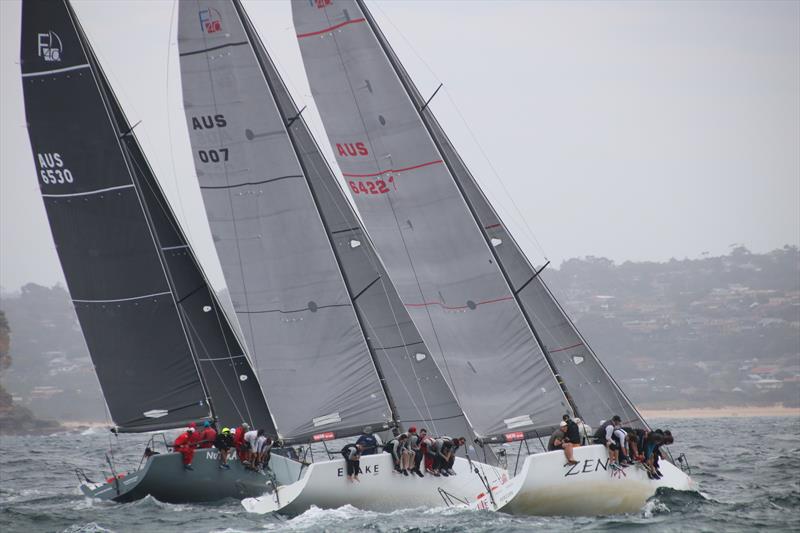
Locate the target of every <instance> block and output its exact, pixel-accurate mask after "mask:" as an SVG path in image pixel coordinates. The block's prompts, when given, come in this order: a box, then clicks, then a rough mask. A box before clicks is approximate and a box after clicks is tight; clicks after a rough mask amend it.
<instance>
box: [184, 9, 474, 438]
mask: <svg viewBox="0 0 800 533" xmlns="http://www.w3.org/2000/svg"><path fill="white" fill-rule="evenodd" d="M180 13H181V15H180V19H181V23H180V25H179V28H180V29H179V44H180V52H181V70H182V74H183V88H184V99H185V107H186V115H187V123H188V126H189V131H190V139H191V141H192V146H193V149H194V151H195V164H196V168H197V170H198V177H199V179H200V182H201V188H202V190H203V196H204V200H205V202H206V209H207V211H208V213H209V218H210V219H211V220H212V222H211V224H212V231H213V232H214V233H215V235H220V234H222V233H223V232H225V231H226V228H225V224H226V223H234V224H235V223H237V222H236V221H237V220H241V218H240V217H242V216H244V215H245V214H246V213H245V212H244V211H242V210H241V209H240V208H237V209H235V210H234V209H230V210H226V211H224V213H225V220H221V219H220V217H219V216H218V213H219V212H220V211H219V204H220V199H221V198H222V199H226V198H232V199H233V200H234V201H235V200H236V197H235V196H232V194H233V195H235V194H236V193H237V192H238V191H237V189H244V190H245V191H247V194H252V193H253V192H255V191H258V192H259V194H261V191H263V193H265V196H266V197H267V198H268V199H270V202H272V203H266V202H265V203H263V204H260V206H259V213H260V214H259V215H257V216H270V217H271V218H270V219H269V220H274V219H275V218H277V217H278V216H280V215H276V214H271V213H274V212H276V211H277V210H279V209H280V207H281V206H284V207H285V206H286V201H287V198H283V197H282V195H284V194H289V195H292V197H293V198H294V200H293V202H292V207H293V209H295V210H298V213H296V215H298V216H300V217H302V218H304V219H305V220H307V221H308V222H307V223H305V224H302V225H296V226H294V227H291V228H290V229H288V230H287V229H285V228H284V227H283V226H282V225H280V224H272V223H271V224H269V225H267V224H264V225H263V226H262V230H263V231H262V236H263V237H264V238H266V239H275V238H277V237H276V236H270V235H269V233H270V232H273V233H277V236H278V237H280V236H281V235H285V234H286V233H287V231H288V233H289V234H288V235H286V236H287V237H289V238H290V239H291V240H289V241H287V242H285V244H284V245H283V246H282V247H278V248H273V247H264V248H263V249H261V250H259V252H260V253H256V254H253V255H252V256H251V257H250V258H249V260H251V261H253V263H257V262H264V263H265V264H269V262H271V261H274V260H275V257H274V256H276V255H278V256H281V255H286V256H292V257H293V256H294V255H293V254H298V253H308V252H303V251H304V250H310V249H311V248H316V252H318V253H325V254H331V252H332V257H333V259H334V260H335V261H336V263H331V265H330V268H329V269H328V270H327V271H326V272H324V273H323V274H324V275H320V276H319V278H318V279H320V280H321V281H322V282H325V283H328V284H330V285H332V286H335V287H340V288H344V289H345V291H346V292H345V293H344V295H345V296H346V297H347V301H349V302H352V311H350V312H354V313H355V318H356V319H357V325H358V327H359V328H360V329H361V331H363V333H361V334H362V335H364V338H365V339H366V344H365V345H361V346H360V348H361V349H360V350H358V351H357V352H356V353H354V354H353V356H351V357H349V358H348V360H347V361H349V362H346V363H344V364H347V365H355V367H356V368H359V369H360V370H368V369H369V368H370V364H371V363H370V359H369V356H370V354H371V355H372V357H373V359H374V362H375V365H376V371H377V373H378V375H380V376H381V379H382V381H383V383H384V385H385V386H384V392H385V393H386V395H387V397H388V401H389V403H390V404H391V405H390V407H391V410H392V411H393V417H394V419H395V421H396V422H398V423H400V424H401V425H402V426H404V427H408V426H411V425H418V426H428V425H430V427H431V429H433V430H434V431H437V432H439V433H441V434H450V435H465V434H469V427H468V424H467V423H466V420H465V419H464V416H463V413H462V412H461V410H460V408H459V407H458V405H457V403H456V401H455V399H454V398H453V395H452V393H451V392H450V390H449V388H448V387H447V385H446V383H445V382H444V380H443V379H442V376H441V373H440V372H439V371H438V368H437V367H436V364H435V362H434V361H433V360H432V358H431V357H429V354H428V350H427V348H426V347H425V345H424V344H423V342H422V339H421V337H420V336H419V333H418V332H417V331H416V328H415V327H414V324H413V322H411V320H410V318H409V316H408V313H407V312H406V311H405V309H404V308H403V306H402V304H401V303H400V300H399V298H398V297H397V294H396V292H395V290H394V288H393V286H392V284H391V282H390V281H389V279H388V276H387V275H386V272H385V271H384V269H383V266H382V265H381V264H380V261H379V260H378V258H377V257H376V254H375V252H374V249H373V246H372V243H371V242H370V241H369V238H368V236H367V235H366V234H365V233H364V231H363V229H362V227H361V224H360V221H359V220H358V218H357V217H356V215H355V213H354V212H353V210H352V208H351V206H350V204H349V202H348V201H347V199H346V198H345V195H344V194H343V192H342V191H341V189H340V188H339V186H338V184H337V182H336V179H335V177H334V176H333V174H332V172H331V170H330V168H329V167H328V165H327V163H326V161H325V159H324V157H323V156H322V154H321V153H320V151H319V148H318V146H317V144H316V142H315V141H314V139H313V137H312V136H311V133H310V131H309V130H308V127H307V126H306V124H305V121H304V120H303V119H302V117H301V114H300V111H299V110H298V109H297V107H296V105H295V103H294V101H293V100H292V98H291V96H290V95H289V92H288V90H287V89H286V87H285V86H284V83H283V80H282V79H281V77H280V75H279V73H278V72H277V69H276V68H275V65H274V64H273V62H272V60H271V59H270V57H269V55H268V54H267V52H266V49H265V48H264V46H263V44H262V43H261V41H260V39H259V38H258V35H257V33H256V31H255V29H254V27H253V25H252V23H251V22H250V20H249V18H248V17H247V14H246V13H245V11H244V9H243V8H242V6H241V4H240V3H239V2H237V1H234V2H231V1H230V0H219V1H202V2H184V3H183V4H182V5H181V12H180ZM198 21H206V22H207V23H208V24H210V25H205V24H198ZM209 29H211V30H214V31H211V32H209V31H208V30H209ZM214 34H217V35H214ZM220 34H221V35H220ZM209 37H210V38H211V39H214V38H216V40H208V39H209ZM228 49H231V50H230V51H229V50H228ZM232 49H236V50H237V51H236V52H233V50H232ZM226 83H227V85H226ZM220 85H222V86H224V87H223V88H221V87H220ZM212 91H213V93H212ZM209 102H211V103H212V104H213V105H208V103H209ZM199 104H206V105H199ZM204 116H205V117H206V118H205V119H204ZM212 119H213V122H212ZM204 120H205V122H203V121H204ZM222 122H224V124H225V126H224V127H223V126H220V124H221V123H222ZM259 122H264V123H267V124H269V125H270V126H269V127H270V128H272V129H270V130H268V131H271V132H272V134H271V136H272V138H273V139H274V141H273V142H274V145H273V147H274V148H273V149H271V150H269V151H267V150H264V146H263V144H262V142H261V141H260V140H259V139H260V138H261V137H259V136H257V135H255V134H254V133H252V132H254V131H257V130H254V128H255V127H256V125H257V124H258V123H259ZM212 124H213V125H216V127H213V126H212ZM213 130H216V132H214V134H212V135H211V136H209V133H208V132H209V131H213ZM248 131H249V132H251V133H248ZM235 142H239V143H243V144H249V145H250V147H249V148H247V150H246V151H250V152H252V153H253V155H254V157H256V158H257V159H256V160H254V163H255V164H256V168H259V169H267V168H270V166H272V165H286V166H287V167H288V169H287V170H286V172H295V173H296V175H295V177H294V178H292V179H293V180H294V182H293V183H292V188H291V189H287V188H285V187H282V188H277V187H275V186H274V185H269V183H270V182H269V181H268V182H267V183H255V182H256V181H262V180H264V179H267V180H269V178H264V177H262V179H261V180H259V179H254V178H255V177H256V173H255V172H253V171H249V170H244V171H243V173H242V175H241V176H240V177H238V178H235V177H234V176H230V175H229V176H226V175H224V173H219V174H216V175H214V174H213V173H212V174H211V175H210V176H209V172H208V168H207V165H206V164H205V162H204V161H203V159H202V158H201V156H200V155H199V152H200V150H209V149H210V147H211V146H217V147H226V148H227V147H229V146H230V145H231V143H235ZM231 154H233V149H231ZM232 178H233V179H240V180H241V181H239V182H235V183H237V184H238V183H245V182H247V183H252V185H241V186H239V187H229V186H228V185H227V183H229V181H228V180H230V179H232ZM276 185H277V184H276ZM316 212H318V213H319V215H316ZM250 214H251V215H252V214H253V213H252V212H250ZM227 217H235V218H227ZM215 221H216V222H215ZM317 221H319V222H320V223H319V224H317V223H315V222H317ZM215 226H216V227H215ZM243 241H244V242H243ZM216 242H217V244H218V250H219V251H220V254H221V256H222V264H223V270H224V271H225V275H226V278H228V280H229V285H230V284H231V280H240V279H241V274H240V272H241V270H242V260H241V259H240V256H239V255H238V254H236V255H232V254H228V255H227V256H225V255H224V251H225V250H227V249H228V248H227V247H232V248H233V249H240V248H241V247H242V246H243V245H246V239H245V238H243V237H242V236H241V235H240V234H239V235H236V236H234V238H232V239H228V242H225V241H224V240H223V239H219V238H218V239H216ZM325 257H326V258H327V255H326V256H325ZM337 263H338V269H339V271H338V272H337V271H336V269H335V268H333V266H334V265H335V264H337ZM292 274H293V276H294V277H292V276H287V275H286V273H285V272H283V273H278V274H277V275H276V276H275V278H274V287H273V290H275V291H281V293H280V298H286V299H287V302H289V304H291V302H292V301H293V300H297V299H299V301H309V300H312V299H315V298H318V296H316V294H317V289H316V288H314V287H306V286H304V284H306V283H307V282H308V281H307V280H309V279H313V278H312V277H311V276H309V274H308V273H304V272H303V271H302V269H298V268H292ZM304 279H305V281H303V280H304ZM292 280H297V281H294V282H292V283H290V282H291V281H292ZM234 284H236V281H234ZM281 284H284V285H285V287H282V286H281ZM237 285H238V287H237V288H238V290H237V293H238V295H237V298H235V300H237V304H236V307H237V310H239V311H246V308H245V307H244V306H243V305H242V304H243V302H246V301H248V300H249V298H250V291H252V287H251V286H245V284H244V283H241V284H237ZM231 290H232V291H233V289H231ZM340 301H344V300H340ZM282 305H287V304H286V303H284V304H282ZM342 311H348V310H346V309H343V310H342ZM299 312H301V313H303V314H302V315H301V316H302V317H303V322H302V323H300V324H295V325H293V326H292V327H293V328H294V331H296V332H297V333H298V334H299V335H302V336H303V337H304V338H306V339H308V342H309V346H311V343H312V342H320V343H326V342H330V340H326V339H325V338H323V337H320V336H318V335H317V334H315V329H316V328H318V327H319V326H318V325H316V324H315V322H314V320H315V318H316V317H317V316H318V315H314V314H311V313H312V311H310V310H306V309H302V310H299ZM242 315H244V316H243V318H242V321H243V323H248V322H249V321H251V320H252V318H251V316H250V315H251V313H242ZM266 318H267V319H269V320H271V322H264V323H263V324H267V326H268V327H271V328H274V330H275V331H278V332H281V330H285V329H287V326H286V323H285V322H279V321H278V320H276V318H278V317H270V316H267V317H266ZM304 328H306V329H304ZM245 330H247V326H246V327H245ZM290 333H291V330H290ZM280 334H281V335H284V334H283V333H280ZM315 335H316V336H315ZM278 338H279V337H278V336H274V337H273V338H269V337H266V338H265V337H261V338H256V337H255V336H252V342H257V343H259V345H258V348H257V349H258V352H257V353H258V354H260V355H259V356H258V358H259V360H260V361H261V364H262V365H263V366H262V369H264V370H266V371H267V374H262V379H263V380H264V381H265V382H266V383H270V380H271V379H275V380H280V382H281V384H282V385H283V387H284V390H282V391H281V392H279V393H276V396H275V397H279V398H281V399H282V401H283V402H284V403H285V404H286V406H285V408H286V409H285V412H284V414H283V415H282V416H278V421H277V425H278V429H279V430H280V431H281V432H282V433H283V432H284V431H286V430H285V429H284V427H283V423H284V422H283V419H284V418H287V419H288V420H290V421H291V420H308V419H309V418H310V417H313V416H319V414H320V413H325V412H327V411H325V410H321V409H324V408H325V406H326V405H329V404H330V403H329V400H328V399H327V396H325V394H342V391H343V390H344V391H348V389H350V388H351V386H350V385H349V384H348V383H347V382H344V381H342V380H340V379H338V378H337V379H330V378H329V376H328V375H327V374H326V368H327V366H326V365H331V364H332V365H334V366H337V365H340V364H342V363H337V361H336V359H335V358H332V356H331V354H327V355H325V356H326V358H328V360H327V361H320V363H321V364H318V365H309V364H308V363H307V362H306V361H305V360H304V359H303V358H302V357H298V353H297V351H296V350H295V351H293V350H292V349H291V341H287V342H286V343H284V344H278V343H276V340H277V339H278ZM248 341H249V342H250V339H248ZM253 349H256V348H253ZM367 350H368V351H367ZM276 361H279V362H281V363H282V364H284V365H286V366H287V367H288V368H294V369H296V370H297V372H296V373H294V374H291V375H289V376H286V375H281V374H274V375H272V376H270V375H269V370H268V369H269V368H270V367H271V365H275V362H276ZM370 376H371V374H370ZM298 382H300V385H301V386H300V388H298V386H297V383H298ZM303 387H305V388H303ZM309 387H313V390H311V389H310V388H309ZM268 390H269V392H268V395H269V397H270V398H272V397H273V396H272V395H273V393H275V386H270V387H269V389H268ZM304 394H305V395H304ZM348 394H349V392H348ZM371 394H375V391H374V390H373V392H372V393H371ZM279 395H280V396H279ZM364 398H365V400H366V402H365V405H367V406H370V405H371V406H374V407H381V408H382V409H384V408H385V403H384V402H386V400H384V399H383V397H382V396H381V397H380V399H377V398H375V397H374V396H372V395H370V396H369V397H366V396H365V397H364ZM320 399H322V400H324V401H323V402H320V401H319V400H320ZM298 401H301V402H303V403H304V405H303V406H302V410H299V409H298V407H299V406H297V405H295V403H297V402H298ZM349 401H352V400H349ZM383 412H386V411H382V413H381V414H383ZM340 417H341V413H340ZM382 421H383V422H386V420H385V419H384V420H382ZM360 422H361V424H365V423H371V422H374V420H372V421H370V420H369V419H368V418H364V419H363V420H361V421H360ZM290 429H291V426H290ZM326 429H327V430H330V431H331V432H332V433H334V432H335V434H336V436H344V435H345V434H346V432H347V431H348V430H350V429H352V431H359V430H360V429H361V427H360V426H358V425H354V421H353V420H342V421H341V422H338V423H329V424H325V425H320V426H319V427H318V428H314V430H315V431H317V432H318V433H319V432H322V431H323V430H326ZM307 431H308V430H307V427H303V428H300V431H299V432H298V431H297V430H294V433H295V434H298V433H299V434H302V433H304V432H307ZM318 433H317V434H318ZM323 435H324V433H323ZM312 437H313V435H312Z"/></svg>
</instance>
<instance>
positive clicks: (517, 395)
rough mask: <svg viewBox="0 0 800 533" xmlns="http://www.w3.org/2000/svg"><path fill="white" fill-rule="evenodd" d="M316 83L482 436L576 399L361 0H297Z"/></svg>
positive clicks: (376, 231)
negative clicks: (559, 374) (567, 394)
mask: <svg viewBox="0 0 800 533" xmlns="http://www.w3.org/2000/svg"><path fill="white" fill-rule="evenodd" d="M292 10H293V16H294V21H295V28H296V31H297V34H298V39H299V42H300V49H301V52H302V54H303V60H304V63H305V67H306V72H307V74H308V77H309V81H310V85H311V88H312V93H313V95H314V98H315V101H316V102H317V106H318V108H319V111H320V113H321V115H322V119H323V123H324V124H325V128H326V131H327V133H328V136H329V139H330V142H331V145H332V146H333V149H334V153H335V154H336V155H337V161H338V162H339V166H340V168H341V169H342V171H343V174H344V176H345V179H346V180H347V181H348V183H349V185H350V188H351V190H352V196H353V197H354V198H355V201H356V203H357V204H358V207H359V211H360V212H361V214H362V216H363V217H364V219H365V223H366V224H367V225H368V226H369V228H370V234H371V235H372V237H373V239H374V241H375V244H376V246H377V249H378V251H379V252H380V254H381V258H382V259H383V261H384V264H385V265H386V267H387V270H388V271H389V274H390V275H391V278H392V280H393V281H394V283H395V286H396V287H397V290H398V293H399V295H400V297H401V299H402V300H403V302H404V304H405V306H406V308H407V309H408V310H409V312H410V314H411V316H412V318H413V320H414V322H415V324H416V325H417V327H418V328H419V330H420V332H421V333H422V337H423V338H424V339H425V341H426V342H427V344H428V346H429V347H430V348H431V350H432V351H433V355H434V357H435V358H436V359H437V361H438V362H439V364H440V367H441V368H443V369H444V373H445V376H446V377H447V379H448V381H449V382H450V383H451V385H452V386H453V388H454V390H455V392H456V396H457V398H458V399H459V401H460V403H461V406H462V408H463V409H464V411H465V413H466V414H467V416H468V417H469V420H470V422H471V423H472V424H473V427H474V428H475V429H476V431H477V432H478V433H480V434H482V435H483V436H486V437H489V436H495V437H496V436H498V435H506V436H507V437H509V438H510V437H514V438H515V437H516V436H518V435H520V434H526V433H528V434H535V433H537V432H539V431H544V430H547V429H548V428H550V427H552V426H553V425H554V424H556V423H557V422H558V421H559V420H560V418H561V415H562V414H563V413H564V412H566V411H569V410H571V409H570V406H569V404H568V401H567V398H566V397H565V395H564V393H563V391H562V389H561V387H560V386H559V383H558V382H557V380H556V378H555V377H554V374H553V372H552V371H551V368H550V365H549V363H548V361H547V357H546V356H545V354H544V353H543V352H542V350H541V348H540V345H539V342H538V340H537V339H536V336H535V332H534V330H533V328H532V327H531V324H530V323H529V322H528V319H527V317H526V316H525V310H524V309H523V308H522V307H521V304H520V302H519V301H518V299H517V294H515V293H514V289H513V288H512V286H511V284H510V281H509V279H507V274H506V273H505V271H504V266H503V265H502V264H499V262H498V260H497V258H496V256H495V251H494V250H493V249H492V247H493V243H491V241H490V240H488V239H487V238H486V237H485V235H483V233H482V231H481V229H480V227H479V226H478V223H477V220H476V218H475V216H474V214H473V213H472V209H471V206H470V205H469V204H468V203H467V201H466V199H465V197H464V195H463V194H462V192H461V190H460V188H459V184H458V183H457V182H456V181H455V179H454V177H453V175H452V174H453V171H452V170H451V168H450V165H449V162H448V161H447V159H445V154H444V153H443V152H442V150H441V149H440V148H439V147H438V146H437V145H436V143H435V141H434V139H433V138H432V137H431V136H430V134H429V133H428V130H427V127H426V124H425V123H424V122H423V120H422V118H421V116H420V114H419V111H418V108H417V107H416V106H415V105H414V103H413V102H412V101H411V100H410V98H409V95H408V94H407V92H406V89H405V87H404V85H403V83H402V82H401V80H400V79H399V78H398V75H397V73H396V71H395V69H394V67H393V65H392V63H391V61H390V60H389V58H388V57H387V55H386V53H385V52H384V50H383V48H382V44H381V42H380V41H379V40H378V38H377V36H376V34H375V32H374V31H373V28H372V27H371V24H370V23H368V21H367V19H366V17H365V13H364V12H363V11H362V9H361V6H360V5H359V4H357V3H355V2H352V1H339V0H336V1H335V2H334V1H328V0H321V1H315V2H308V1H300V0H296V1H294V2H293V3H292Z"/></svg>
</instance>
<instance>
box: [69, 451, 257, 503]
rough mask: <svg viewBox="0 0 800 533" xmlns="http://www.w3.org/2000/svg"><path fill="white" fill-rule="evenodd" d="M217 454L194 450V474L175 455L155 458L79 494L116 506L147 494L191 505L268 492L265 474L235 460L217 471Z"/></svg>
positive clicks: (82, 486)
mask: <svg viewBox="0 0 800 533" xmlns="http://www.w3.org/2000/svg"><path fill="white" fill-rule="evenodd" d="M217 454H218V452H217V451H216V450H214V449H208V450H205V449H203V450H198V451H197V452H196V453H195V455H194V460H193V462H192V468H193V469H194V470H186V469H184V467H183V461H182V458H181V455H180V454H179V453H166V454H161V455H156V456H153V457H151V458H150V459H149V460H148V461H147V463H145V465H144V466H143V467H142V468H141V469H139V470H137V471H136V472H130V473H128V474H126V475H125V476H124V477H122V478H121V479H118V480H116V481H111V482H107V483H103V484H102V485H99V486H91V485H88V484H84V485H81V491H83V493H84V494H85V495H86V496H88V497H90V498H100V499H103V500H113V501H116V502H120V503H122V502H131V501H135V500H139V499H141V498H144V497H145V496H147V495H148V494H149V495H151V496H153V497H154V498H156V499H157V500H159V501H162V502H167V503H195V502H212V501H217V500H222V499H225V498H237V499H243V498H250V497H255V496H260V495H262V494H264V493H266V492H268V491H271V490H272V485H271V483H270V482H269V477H267V475H266V474H264V473H261V472H253V471H251V470H247V469H246V468H244V466H242V464H241V463H240V462H239V461H237V460H235V459H229V460H228V464H229V465H230V469H220V468H219V460H218V455H217Z"/></svg>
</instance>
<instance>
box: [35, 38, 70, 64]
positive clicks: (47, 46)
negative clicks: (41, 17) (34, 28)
mask: <svg viewBox="0 0 800 533" xmlns="http://www.w3.org/2000/svg"><path fill="white" fill-rule="evenodd" d="M37 39H38V52H39V57H41V58H42V59H44V60H45V61H47V62H48V63H60V62H61V52H63V51H64V46H63V45H62V44H61V38H60V37H59V36H58V34H57V33H56V32H54V31H48V32H47V33H39V34H37Z"/></svg>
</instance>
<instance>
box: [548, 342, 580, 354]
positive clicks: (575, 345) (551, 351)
mask: <svg viewBox="0 0 800 533" xmlns="http://www.w3.org/2000/svg"><path fill="white" fill-rule="evenodd" d="M578 346H583V343H582V342H579V343H578V344H573V345H572V346H566V347H564V348H559V349H558V350H548V351H549V352H550V353H556V352H563V351H564V350H570V349H572V348H577V347H578Z"/></svg>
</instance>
